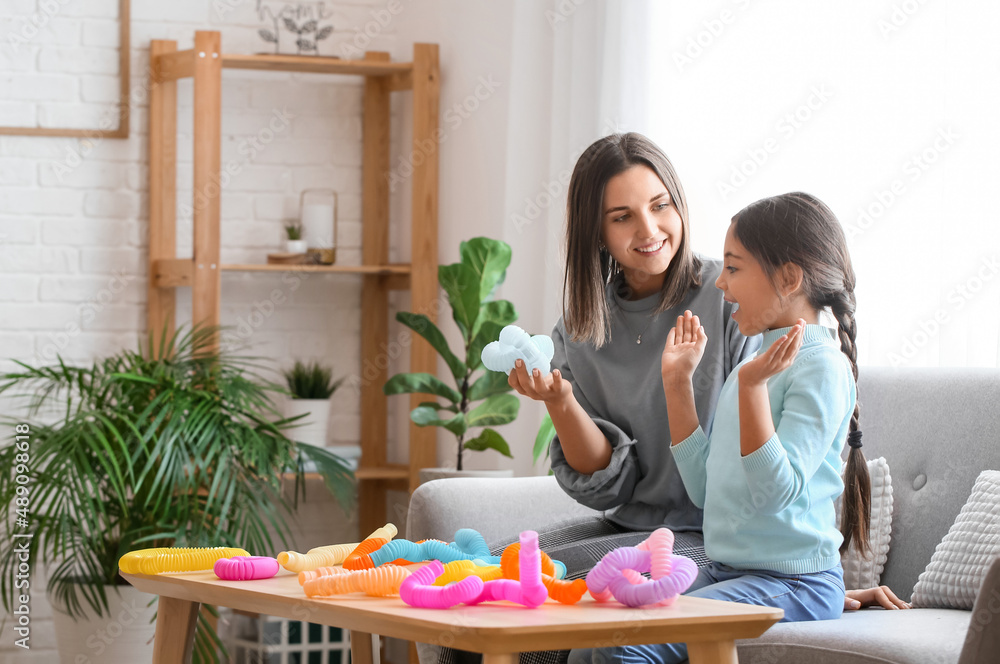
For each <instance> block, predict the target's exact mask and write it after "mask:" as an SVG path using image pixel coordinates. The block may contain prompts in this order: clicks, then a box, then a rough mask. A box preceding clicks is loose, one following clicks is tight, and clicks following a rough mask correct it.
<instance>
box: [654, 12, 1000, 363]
mask: <svg viewBox="0 0 1000 664" xmlns="http://www.w3.org/2000/svg"><path fill="white" fill-rule="evenodd" d="M652 4H653V5H654V10H653V12H654V16H653V20H651V21H650V28H651V29H652V30H653V38H652V39H651V44H652V49H653V53H652V55H651V57H652V66H651V67H650V77H651V81H650V85H651V100H650V101H651V109H650V114H649V117H650V124H649V127H648V130H647V133H648V134H649V135H650V137H651V138H653V139H654V140H655V141H656V142H657V143H659V144H660V145H661V146H662V147H663V148H664V150H666V152H667V154H668V155H669V156H670V157H671V159H672V160H673V161H674V164H675V166H676V167H677V169H678V171H679V173H680V176H681V180H682V182H683V183H684V186H685V189H686V191H687V194H688V199H689V205H690V208H691V215H692V228H693V231H692V235H693V240H694V246H695V248H696V250H698V251H700V252H703V253H706V254H709V255H711V256H719V255H720V254H721V251H722V241H723V237H724V235H725V231H726V227H727V226H728V223H729V219H730V217H731V216H732V215H733V214H734V213H735V212H737V211H738V210H739V209H740V208H741V207H743V206H744V205H746V204H748V203H750V202H752V201H754V200H757V199H758V198H762V197H764V196H770V195H774V194H778V193H783V192H787V191H794V190H802V191H807V192H810V193H813V194H815V195H817V196H819V197H820V198H821V199H823V200H824V201H825V202H826V203H827V204H829V205H830V206H831V207H832V208H833V210H834V212H836V213H837V215H838V217H839V218H840V220H841V222H842V223H843V224H844V226H845V228H846V229H847V231H848V234H849V237H850V248H851V254H852V258H853V261H854V266H855V270H856V272H857V276H858V288H857V298H858V327H859V338H858V344H859V360H860V363H862V364H874V365H900V366H938V365H952V366H991V367H993V366H998V336H1000V335H998V330H1000V306H998V305H1000V223H998V221H1000V220H998V213H997V207H996V204H995V202H994V200H993V195H994V192H995V191H997V188H998V187H997V183H998V182H1000V160H998V148H1000V121H998V118H1000V41H998V40H997V39H996V34H997V29H998V27H1000V4H994V3H981V2H971V1H969V0H952V1H950V2H933V1H930V0H926V1H922V2H920V1H918V0H905V1H904V0H896V1H895V2H885V1H880V2H857V1H851V2H837V3H813V2H810V3H791V2H782V3H777V2H759V1H754V0H728V1H725V2H711V3H701V2H699V3H693V2H680V1H674V0H670V1H664V2H656V3H652Z"/></svg>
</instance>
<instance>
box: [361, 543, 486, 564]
mask: <svg viewBox="0 0 1000 664" xmlns="http://www.w3.org/2000/svg"><path fill="white" fill-rule="evenodd" d="M369 556H370V557H371V560H372V563H373V564H374V565H375V566H376V567H378V566H379V565H384V564H386V563H388V562H392V561H393V560H396V559H397V558H402V559H404V560H409V561H411V562H415V563H419V562H422V561H424V560H440V561H441V562H442V563H450V562H452V561H454V560H470V559H472V558H473V557H474V556H470V555H469V554H467V553H463V552H462V551H459V549H458V547H455V546H451V545H450V544H446V543H445V542H442V541H440V540H426V541H423V542H420V543H419V544H418V543H416V542H411V541H410V540H406V539H398V540H392V541H391V542H386V543H385V544H383V545H382V548H380V549H379V550H378V551H373V552H372V553H370V554H369Z"/></svg>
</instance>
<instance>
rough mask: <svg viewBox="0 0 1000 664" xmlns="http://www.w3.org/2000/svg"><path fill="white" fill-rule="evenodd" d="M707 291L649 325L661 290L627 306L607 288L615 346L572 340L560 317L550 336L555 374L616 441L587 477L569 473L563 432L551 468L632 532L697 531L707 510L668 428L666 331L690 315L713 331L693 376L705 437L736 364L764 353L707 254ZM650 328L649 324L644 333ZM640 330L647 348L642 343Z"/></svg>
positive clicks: (583, 499)
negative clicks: (690, 486)
mask: <svg viewBox="0 0 1000 664" xmlns="http://www.w3.org/2000/svg"><path fill="white" fill-rule="evenodd" d="M701 260H702V273H701V274H702V285H701V287H700V288H696V289H692V290H691V291H690V292H688V294H687V296H686V297H685V299H684V302H682V303H681V304H680V305H679V306H677V307H674V308H672V309H668V310H666V311H664V312H662V313H661V314H659V315H658V316H657V317H656V319H655V320H652V321H650V315H651V314H652V312H654V311H655V310H656V307H657V304H658V303H659V299H660V295H659V293H657V294H655V295H651V296H649V297H645V298H642V299H641V300H632V301H628V300H624V299H622V298H621V297H620V296H619V295H618V294H617V293H616V292H615V291H616V284H614V283H613V284H609V285H608V289H607V297H608V307H609V308H610V317H611V321H610V322H611V341H609V342H608V343H607V344H605V345H604V347H603V348H600V349H597V348H595V347H594V345H593V344H591V343H577V342H573V341H570V340H569V335H568V334H567V333H566V327H565V325H564V324H563V320H562V318H560V319H559V322H558V323H556V326H555V328H554V329H553V331H552V342H553V344H554V345H555V355H554V357H553V358H552V366H553V368H558V369H559V370H560V371H562V375H563V376H564V377H565V378H567V379H569V380H570V381H571V382H572V384H573V394H574V396H575V397H576V399H577V401H579V402H580V405H581V406H582V407H583V409H584V410H585V411H586V412H587V413H588V414H589V415H590V416H591V417H592V418H593V419H594V423H595V424H597V426H598V427H599V428H600V429H601V431H602V432H603V433H604V435H605V436H607V438H608V441H609V442H610V443H611V447H612V448H613V452H612V455H611V461H610V462H609V463H608V466H607V468H604V469H603V470H599V471H597V472H595V473H593V474H591V475H584V474H581V473H578V472H577V471H575V470H573V469H572V468H571V467H570V466H569V464H568V463H566V457H565V456H564V455H563V452H562V447H561V443H560V441H559V438H558V436H557V437H556V438H555V440H553V441H552V446H551V449H550V455H551V461H552V470H553V473H554V474H555V476H556V480H558V482H559V485H560V486H561V487H562V488H563V490H564V491H565V492H566V493H567V494H569V495H570V496H571V497H573V498H574V499H575V500H576V501H578V502H580V503H581V504H583V505H586V506H588V507H591V508H593V509H597V510H607V513H606V516H607V517H608V518H609V519H611V520H612V521H614V522H615V523H617V524H619V525H621V526H624V527H626V528H633V529H637V530H652V529H655V528H658V527H659V526H667V527H668V528H670V529H671V530H677V531H690V530H701V522H702V513H701V510H700V509H698V508H697V507H695V506H694V504H693V503H692V502H691V500H690V499H689V498H688V496H687V493H686V492H685V490H684V485H683V484H682V482H681V477H680V474H679V473H678V472H677V466H676V465H675V464H674V460H673V457H672V456H671V454H670V428H669V426H668V423H667V406H666V398H665V397H664V394H663V381H662V378H661V377H660V354H661V353H662V352H663V346H664V344H665V343H666V340H667V333H668V332H669V331H670V328H672V327H673V326H674V324H675V323H676V321H677V316H679V315H682V314H683V313H684V310H685V309H690V310H691V311H692V313H694V314H696V315H697V316H699V317H700V318H701V324H702V325H703V326H704V327H705V333H706V334H707V335H708V346H707V347H706V348H705V355H704V356H703V357H702V360H701V363H700V364H699V365H698V368H697V369H696V370H695V373H694V379H693V383H694V396H695V406H696V408H697V411H698V420H699V422H700V423H701V426H702V428H703V429H704V430H705V433H706V434H710V433H711V427H712V417H713V416H714V414H715V406H716V403H717V401H718V399H719V391H720V390H721V389H722V384H723V383H724V382H725V381H726V377H727V376H728V375H729V372H730V371H732V369H733V367H735V366H736V365H737V364H739V363H740V361H741V360H743V359H744V358H745V357H748V356H750V355H752V354H753V353H755V352H756V351H757V349H758V348H759V347H760V337H751V338H750V339H747V338H746V337H744V336H743V335H742V334H740V331H739V328H738V327H737V325H736V323H735V322H734V321H733V319H732V317H731V314H732V312H733V307H734V305H732V304H730V303H728V302H726V301H725V300H723V299H722V291H720V290H719V289H718V288H716V287H715V280H716V278H717V277H718V276H719V273H720V271H721V270H722V262H721V261H718V260H713V259H707V258H704V257H701ZM647 325H648V327H647ZM639 334H642V343H641V344H637V343H636V337H637V336H638V335H639Z"/></svg>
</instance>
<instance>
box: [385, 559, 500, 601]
mask: <svg viewBox="0 0 1000 664" xmlns="http://www.w3.org/2000/svg"><path fill="white" fill-rule="evenodd" d="M443 573H444V565H442V564H441V561H440V560H432V561H430V562H429V563H427V564H426V565H424V566H423V567H421V568H420V569H418V570H417V571H415V572H414V573H413V574H411V575H410V576H409V577H407V579H406V580H405V581H403V583H402V585H400V586H399V597H400V598H401V599H402V600H403V601H404V602H406V603H407V604H409V605H410V606H416V607H419V608H423V609H447V608H449V607H452V606H455V605H456V604H469V603H472V602H474V601H476V598H478V597H479V596H480V595H481V594H482V592H483V586H484V584H483V580H482V579H480V578H479V577H478V576H467V577H465V578H464V579H462V580H461V581H459V582H458V583H453V584H451V585H448V586H444V587H441V586H435V585H433V584H434V580H435V579H436V578H437V577H439V576H441V574H443ZM490 583H497V582H496V581H490Z"/></svg>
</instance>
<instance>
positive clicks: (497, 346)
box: [480, 325, 555, 375]
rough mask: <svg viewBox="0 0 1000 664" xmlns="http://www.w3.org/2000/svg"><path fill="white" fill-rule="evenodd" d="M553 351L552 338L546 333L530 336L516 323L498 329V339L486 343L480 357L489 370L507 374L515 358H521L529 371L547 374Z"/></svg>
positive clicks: (512, 367)
mask: <svg viewBox="0 0 1000 664" xmlns="http://www.w3.org/2000/svg"><path fill="white" fill-rule="evenodd" d="M554 352H555V347H554V346H553V345H552V339H550V338H549V337H547V336H546V335H544V334H536V335H535V336H531V335H529V334H528V333H527V332H525V331H524V330H522V329H521V328H519V327H518V326H517V325H508V326H506V327H505V328H503V329H502V330H500V339H499V340H498V341H492V342H490V343H488V344H486V347H485V348H483V352H482V354H481V355H480V357H481V358H482V360H483V365H484V366H485V367H486V368H487V369H489V370H490V371H503V372H504V373H506V374H508V375H509V374H510V372H511V371H512V370H513V369H514V362H515V360H521V361H523V362H524V364H525V366H527V368H528V370H529V371H534V370H535V369H537V370H538V371H539V373H541V374H547V373H548V372H549V362H551V361H552V355H553V354H554Z"/></svg>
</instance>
